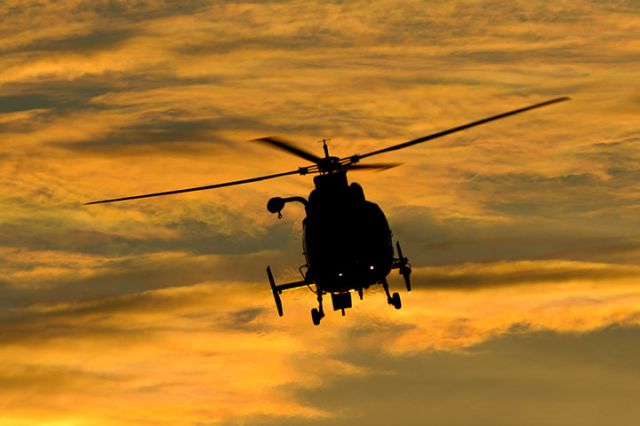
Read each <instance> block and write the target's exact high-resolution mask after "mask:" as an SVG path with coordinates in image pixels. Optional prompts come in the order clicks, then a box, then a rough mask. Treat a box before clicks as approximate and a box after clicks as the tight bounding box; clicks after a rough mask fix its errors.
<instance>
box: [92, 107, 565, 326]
mask: <svg viewBox="0 0 640 426" xmlns="http://www.w3.org/2000/svg"><path fill="white" fill-rule="evenodd" d="M569 99H570V98H569V97H560V98H555V99H551V100H548V101H545V102H541V103H537V104H534V105H529V106H526V107H524V108H519V109H516V110H512V111H508V112H505V113H502V114H498V115H494V116H491V117H487V118H483V119H481V120H477V121H473V122H471V123H467V124H464V125H461V126H457V127H453V128H450V129H447V130H443V131H440V132H437V133H433V134H430V135H427V136H423V137H420V138H417V139H413V140H410V141H408V142H404V143H400V144H397V145H392V146H388V147H386V148H382V149H378V150H375V151H371V152H368V153H365V154H355V155H351V156H348V157H335V156H332V155H330V154H329V148H328V146H327V143H326V140H323V150H324V157H319V156H316V155H315V154H313V153H310V152H308V151H306V150H304V149H302V148H300V147H298V146H296V145H295V144H293V143H291V142H289V141H286V140H284V139H282V138H278V137H273V136H270V137H263V138H258V139H254V141H256V142H260V143H263V144H267V145H270V146H272V147H274V148H277V149H280V150H282V151H285V152H288V153H289V154H292V155H295V156H297V157H299V158H302V159H304V160H307V161H309V162H311V163H313V164H312V165H309V166H305V167H299V168H298V169H296V170H291V171H287V172H283V173H276V174H272V175H266V176H259V177H255V178H250V179H243V180H236V181H231V182H224V183H218V184H214V185H206V186H198V187H192V188H185V189H178V190H173V191H165V192H155V193H150V194H142V195H134V196H128V197H122V198H113V199H109V200H100V201H92V202H89V203H85V205H89V204H101V203H112V202H119V201H127V200H136V199H141V198H149V197H159V196H164V195H173V194H181V193H185V192H194V191H202V190H207V189H215V188H222V187H226V186H233V185H243V184H247V183H251V182H258V181H262V180H267V179H275V178H280V177H284V176H290V175H311V174H315V175H316V176H315V177H314V179H313V182H314V186H315V188H314V189H313V190H312V191H311V193H310V194H309V197H308V198H307V199H305V198H303V197H300V196H292V197H287V198H282V197H274V198H271V199H270V200H269V201H268V203H267V210H268V211H269V212H271V213H274V214H277V215H278V218H281V217H282V210H283V209H284V207H285V205H286V204H288V203H293V202H295V203H300V204H302V205H303V207H304V209H305V213H306V217H305V218H304V219H303V221H302V233H303V238H302V245H303V254H304V257H305V260H306V263H305V264H304V265H302V266H301V267H300V268H299V270H300V274H301V276H302V279H301V280H298V281H294V282H288V283H284V284H276V282H275V280H274V277H273V273H272V272H271V267H270V266H267V277H268V279H269V284H270V286H271V291H272V293H273V297H274V300H275V304H276V308H277V310H278V315H279V316H283V309H282V300H281V298H280V295H281V294H282V292H283V291H284V290H289V289H293V288H297V287H305V286H306V287H309V288H310V289H311V290H312V291H313V292H314V293H315V294H316V296H317V301H318V307H317V308H313V309H312V310H311V319H312V321H313V324H314V325H319V324H320V320H321V319H322V318H323V317H324V316H325V312H324V307H323V296H324V295H325V294H330V295H331V300H332V305H333V310H334V311H338V310H340V311H342V315H344V314H345V309H347V308H351V307H352V299H351V294H352V292H357V293H358V295H359V297H360V299H361V300H362V298H363V292H364V290H366V289H368V288H369V287H370V286H372V285H377V284H382V287H383V289H384V292H385V294H386V297H387V302H388V304H390V305H392V306H393V307H395V308H396V309H400V308H401V306H402V302H401V300H400V295H399V294H398V293H397V292H396V293H393V294H391V293H390V291H389V283H388V281H387V276H388V275H389V273H390V272H391V271H392V270H394V269H397V270H398V272H399V274H400V275H401V276H402V277H403V278H404V283H405V286H406V289H407V291H411V265H410V264H409V259H408V258H407V257H406V256H404V254H403V253H402V249H401V247H400V243H399V242H397V241H396V244H395V252H394V246H393V241H392V233H391V228H390V227H389V224H388V222H387V219H386V217H385V215H384V213H383V212H382V209H381V208H380V207H379V206H378V205H377V204H375V203H373V202H371V201H369V200H367V199H366V198H365V196H364V191H363V189H362V187H361V186H360V185H359V184H357V183H351V184H350V183H349V182H348V180H347V172H348V171H349V170H386V169H389V168H391V167H395V166H398V165H399V164H398V163H369V164H360V162H361V160H364V159H366V158H368V157H372V156H374V155H380V154H385V153H388V152H391V151H396V150H399V149H404V148H408V147H410V146H413V145H417V144H419V143H423V142H427V141H430V140H433V139H436V138H440V137H442V136H446V135H449V134H452V133H456V132H460V131H462V130H466V129H469V128H471V127H475V126H479V125H481V124H485V123H488V122H491V121H494V120H498V119H501V118H505V117H509V116H511V115H515V114H519V113H521V112H525V111H529V110H532V109H536V108H541V107H544V106H547V105H551V104H555V103H558V102H562V101H566V100H569ZM312 286H313V287H312Z"/></svg>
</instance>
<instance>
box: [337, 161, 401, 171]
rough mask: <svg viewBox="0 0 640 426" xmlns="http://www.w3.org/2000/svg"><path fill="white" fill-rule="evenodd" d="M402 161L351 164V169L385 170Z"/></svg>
mask: <svg viewBox="0 0 640 426" xmlns="http://www.w3.org/2000/svg"><path fill="white" fill-rule="evenodd" d="M401 165H402V163H372V164H349V166H348V168H349V170H377V171H380V172H382V171H384V170H388V169H392V168H394V167H398V166H401Z"/></svg>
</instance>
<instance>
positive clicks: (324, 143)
mask: <svg viewBox="0 0 640 426" xmlns="http://www.w3.org/2000/svg"><path fill="white" fill-rule="evenodd" d="M328 140H331V139H324V138H323V139H322V149H324V157H325V158H329V147H328V146H327V141H328Z"/></svg>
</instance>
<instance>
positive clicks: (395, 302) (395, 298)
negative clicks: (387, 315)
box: [391, 293, 402, 309]
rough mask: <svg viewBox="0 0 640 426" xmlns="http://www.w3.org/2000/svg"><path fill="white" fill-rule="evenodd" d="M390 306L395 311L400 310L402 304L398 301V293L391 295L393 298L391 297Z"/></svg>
mask: <svg viewBox="0 0 640 426" xmlns="http://www.w3.org/2000/svg"><path fill="white" fill-rule="evenodd" d="M391 304H392V305H393V307H394V308H396V309H400V308H402V302H401V301H400V295H399V294H398V293H393V296H391Z"/></svg>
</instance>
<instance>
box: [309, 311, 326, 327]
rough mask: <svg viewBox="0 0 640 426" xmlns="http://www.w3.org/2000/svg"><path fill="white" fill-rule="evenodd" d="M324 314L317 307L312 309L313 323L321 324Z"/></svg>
mask: <svg viewBox="0 0 640 426" xmlns="http://www.w3.org/2000/svg"><path fill="white" fill-rule="evenodd" d="M323 316H324V315H322V314H321V313H320V311H319V310H318V309H316V308H313V309H312V310H311V320H312V321H313V325H320V320H321V319H322V317H323Z"/></svg>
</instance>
